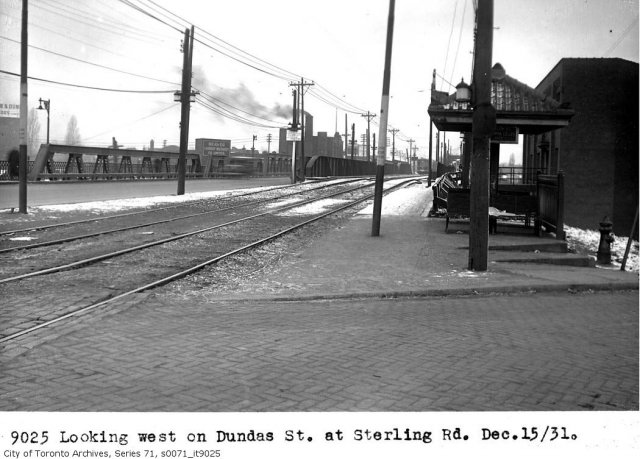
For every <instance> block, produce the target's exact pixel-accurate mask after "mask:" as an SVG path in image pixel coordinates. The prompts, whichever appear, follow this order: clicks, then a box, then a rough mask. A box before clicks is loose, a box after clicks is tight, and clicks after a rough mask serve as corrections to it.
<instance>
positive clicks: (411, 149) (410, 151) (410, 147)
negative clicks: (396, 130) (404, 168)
mask: <svg viewBox="0 0 640 459" xmlns="http://www.w3.org/2000/svg"><path fill="white" fill-rule="evenodd" d="M408 142H409V153H407V162H408V163H409V168H410V169H411V172H413V167H411V154H412V153H413V142H415V140H414V139H409V140H408Z"/></svg>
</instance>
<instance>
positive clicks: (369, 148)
mask: <svg viewBox="0 0 640 459" xmlns="http://www.w3.org/2000/svg"><path fill="white" fill-rule="evenodd" d="M360 116H364V117H365V118H367V161H371V134H370V132H371V118H374V117H375V116H376V114H375V113H369V111H367V113H366V114H365V113H363V114H362V115H360Z"/></svg>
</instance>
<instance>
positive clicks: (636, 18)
mask: <svg viewBox="0 0 640 459" xmlns="http://www.w3.org/2000/svg"><path fill="white" fill-rule="evenodd" d="M636 24H638V16H636V17H635V18H634V19H633V20H632V21H631V23H630V24H629V25H628V26H627V28H626V29H625V30H624V32H622V34H621V35H620V36H619V37H618V39H617V40H616V41H615V42H613V44H612V45H611V46H610V47H609V48H608V49H607V50H606V51H605V53H604V54H603V55H602V56H603V57H608V56H610V55H611V53H612V52H613V51H614V50H615V49H616V48H617V47H618V46H620V43H622V41H623V40H624V39H625V38H626V37H627V35H629V33H630V32H631V30H632V29H633V27H634V26H635V25H636Z"/></svg>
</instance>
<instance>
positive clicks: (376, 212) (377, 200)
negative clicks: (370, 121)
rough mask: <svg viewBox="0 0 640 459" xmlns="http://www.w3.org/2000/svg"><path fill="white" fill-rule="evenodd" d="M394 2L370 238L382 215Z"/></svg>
mask: <svg viewBox="0 0 640 459" xmlns="http://www.w3.org/2000/svg"><path fill="white" fill-rule="evenodd" d="M395 6H396V2H395V0H389V19H388V21H387V43H386V47H385V55H384V74H383V76H382V100H381V104H380V105H381V107H380V131H379V133H380V134H379V142H380V146H379V147H378V160H377V163H376V184H375V191H374V196H373V219H372V224H371V236H374V237H377V236H380V219H381V214H382V189H383V185H384V163H385V155H386V153H387V152H386V144H387V121H388V119H389V89H390V86H391V52H392V50H393V21H394V10H395Z"/></svg>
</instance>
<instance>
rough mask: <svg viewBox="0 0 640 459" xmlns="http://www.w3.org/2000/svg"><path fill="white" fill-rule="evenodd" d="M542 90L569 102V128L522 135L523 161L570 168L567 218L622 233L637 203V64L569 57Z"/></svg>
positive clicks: (534, 165)
mask: <svg viewBox="0 0 640 459" xmlns="http://www.w3.org/2000/svg"><path fill="white" fill-rule="evenodd" d="M536 90H537V91H539V92H541V93H543V94H545V95H547V96H548V97H551V98H553V99H555V100H556V101H558V102H560V103H561V104H562V105H565V106H566V105H569V106H570V107H571V108H572V109H573V110H574V111H575V115H574V117H573V119H572V120H571V123H570V124H569V126H567V127H565V128H563V129H556V130H554V131H550V132H547V133H545V134H542V135H530V136H526V137H525V143H524V151H523V163H524V167H525V168H535V169H539V170H542V171H543V172H545V173H550V174H555V173H557V172H558V171H559V170H562V171H563V172H564V174H565V223H566V224H567V225H570V226H575V227H578V228H584V229H598V227H599V222H600V221H601V220H602V219H603V217H604V216H608V217H609V218H610V219H611V221H613V229H614V231H615V232H616V233H618V234H620V235H628V234H629V232H630V231H631V226H632V224H633V218H634V216H635V211H636V206H637V205H638V64H637V63H635V62H630V61H627V60H624V59H619V58H564V59H561V60H560V61H559V62H558V64H556V66H555V67H554V68H553V69H552V70H551V71H550V72H549V74H548V75H547V76H546V77H545V78H544V79H543V80H542V81H541V82H540V84H539V85H538V86H537V88H536Z"/></svg>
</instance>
